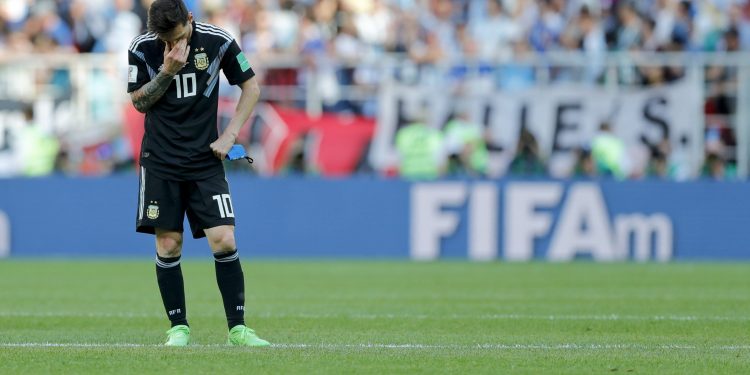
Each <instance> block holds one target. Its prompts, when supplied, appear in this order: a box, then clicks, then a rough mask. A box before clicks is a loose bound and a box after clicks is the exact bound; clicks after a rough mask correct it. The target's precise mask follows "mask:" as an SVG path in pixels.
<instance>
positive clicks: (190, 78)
mask: <svg viewBox="0 0 750 375" xmlns="http://www.w3.org/2000/svg"><path fill="white" fill-rule="evenodd" d="M180 77H182V82H180ZM174 81H175V83H176V84H177V99H181V98H187V97H188V96H195V89H196V86H197V85H196V83H195V73H187V74H176V75H175V76H174Z"/></svg>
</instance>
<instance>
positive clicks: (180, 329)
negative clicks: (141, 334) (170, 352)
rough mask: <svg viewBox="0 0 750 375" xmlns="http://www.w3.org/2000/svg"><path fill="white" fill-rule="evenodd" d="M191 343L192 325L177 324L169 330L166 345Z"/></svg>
mask: <svg viewBox="0 0 750 375" xmlns="http://www.w3.org/2000/svg"><path fill="white" fill-rule="evenodd" d="M188 343H190V327H188V326H186V325H176V326H174V327H172V328H170V329H169V331H167V342H165V343H164V345H166V346H187V344H188Z"/></svg>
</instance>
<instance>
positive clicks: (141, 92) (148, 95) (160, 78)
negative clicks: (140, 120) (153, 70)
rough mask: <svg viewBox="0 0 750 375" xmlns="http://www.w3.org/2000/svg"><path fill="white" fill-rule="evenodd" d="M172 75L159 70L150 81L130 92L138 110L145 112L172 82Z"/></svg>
mask: <svg viewBox="0 0 750 375" xmlns="http://www.w3.org/2000/svg"><path fill="white" fill-rule="evenodd" d="M172 77H174V76H173V75H170V74H167V73H164V72H159V74H157V75H156V77H154V79H152V80H151V81H149V82H148V83H146V84H145V85H143V86H141V88H139V89H138V90H135V91H133V92H132V93H131V95H130V98H131V99H132V100H133V105H134V106H135V109H137V110H138V112H141V113H146V111H148V110H149V108H151V106H152V105H154V103H156V102H157V101H158V100H159V98H161V96H162V95H164V93H165V92H166V91H167V88H169V85H170V84H171V83H172V79H173V78H172Z"/></svg>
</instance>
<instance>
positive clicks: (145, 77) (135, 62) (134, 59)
mask: <svg viewBox="0 0 750 375" xmlns="http://www.w3.org/2000/svg"><path fill="white" fill-rule="evenodd" d="M150 80H151V77H150V76H149V74H148V65H147V64H146V61H145V60H144V58H143V53H141V52H139V51H137V50H135V51H134V50H129V51H128V92H129V93H130V92H133V91H135V90H138V89H139V88H141V86H143V85H145V84H146V83H148V81H150Z"/></svg>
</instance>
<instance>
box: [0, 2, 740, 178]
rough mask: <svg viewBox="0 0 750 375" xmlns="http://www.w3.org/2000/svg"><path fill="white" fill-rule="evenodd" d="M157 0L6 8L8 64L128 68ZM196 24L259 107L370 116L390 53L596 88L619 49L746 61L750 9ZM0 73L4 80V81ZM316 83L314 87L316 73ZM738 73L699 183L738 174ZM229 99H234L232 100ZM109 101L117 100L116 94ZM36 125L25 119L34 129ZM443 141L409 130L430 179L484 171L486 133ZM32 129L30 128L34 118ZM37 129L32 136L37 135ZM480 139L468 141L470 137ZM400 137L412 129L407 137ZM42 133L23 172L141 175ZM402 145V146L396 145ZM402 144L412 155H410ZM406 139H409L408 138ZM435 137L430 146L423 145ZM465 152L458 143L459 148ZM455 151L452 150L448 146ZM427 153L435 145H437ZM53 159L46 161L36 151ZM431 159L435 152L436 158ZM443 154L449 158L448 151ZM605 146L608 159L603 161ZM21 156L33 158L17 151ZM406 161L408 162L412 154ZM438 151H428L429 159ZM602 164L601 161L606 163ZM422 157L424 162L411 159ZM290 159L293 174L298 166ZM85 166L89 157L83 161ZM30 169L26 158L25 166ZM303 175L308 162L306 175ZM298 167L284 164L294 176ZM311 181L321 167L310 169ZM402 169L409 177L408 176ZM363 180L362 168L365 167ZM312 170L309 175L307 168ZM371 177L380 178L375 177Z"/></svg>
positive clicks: (425, 66)
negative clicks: (233, 48) (74, 59)
mask: <svg viewBox="0 0 750 375" xmlns="http://www.w3.org/2000/svg"><path fill="white" fill-rule="evenodd" d="M150 2H151V1H150V0H112V1H110V0H47V1H44V0H39V1H34V0H0V51H2V52H0V57H1V58H2V60H0V62H5V61H8V57H9V56H14V55H28V54H33V55H38V54H83V53H112V54H116V55H117V56H118V59H120V58H121V60H122V63H123V64H124V63H125V61H126V60H127V59H126V57H125V52H126V50H127V48H128V45H129V43H130V41H131V40H132V38H133V37H135V36H136V35H138V34H139V33H141V32H142V31H143V30H144V27H145V25H146V14H147V9H148V6H149V4H150ZM185 2H186V4H187V5H188V8H189V9H191V10H192V12H193V13H194V15H195V17H196V19H198V20H203V21H205V22H209V23H213V24H215V25H218V26H220V27H222V28H224V29H226V30H227V31H228V32H230V33H231V34H232V35H234V36H235V38H236V39H237V40H238V42H239V43H240V45H241V46H242V48H243V50H244V51H245V53H246V54H247V55H248V56H249V57H250V60H251V62H252V63H253V65H254V68H255V69H256V72H257V73H258V74H259V77H260V78H261V79H262V81H263V85H264V86H266V87H268V89H266V90H264V95H265V96H264V100H265V101H267V102H272V103H279V104H284V105H290V106H296V107H298V108H305V106H306V103H305V100H306V98H304V97H303V98H300V97H299V95H296V94H295V91H294V90H293V89H292V90H284V88H285V87H287V88H294V87H306V86H309V85H317V86H316V90H315V91H316V92H318V93H319V95H321V96H322V103H323V107H322V110H323V111H325V112H345V113H349V114H354V115H359V116H365V117H374V116H375V115H376V113H377V109H376V108H377V106H376V104H377V85H378V83H379V81H380V79H382V76H380V75H379V74H378V70H377V69H373V68H372V67H373V65H375V64H377V63H378V62H380V61H382V60H383V59H384V58H385V57H386V56H399V57H400V58H401V59H403V64H402V69H401V71H400V75H401V77H402V78H404V79H411V80H417V81H426V80H430V79H433V78H434V76H431V75H430V67H432V66H444V67H447V69H448V71H449V72H450V74H449V76H450V79H452V80H454V81H457V82H460V81H462V80H464V79H468V78H467V77H468V76H469V73H468V72H469V70H470V69H469V67H470V66H473V67H476V68H477V72H478V74H480V75H481V74H486V76H487V77H488V79H491V80H492V81H493V82H494V84H495V85H496V87H497V88H499V89H503V90H513V89H517V88H523V87H528V86H530V85H533V84H534V83H535V81H536V80H537V79H538V77H537V76H536V74H535V72H534V71H533V70H528V69H517V70H515V71H514V72H513V74H507V70H506V71H505V73H506V74H497V70H496V69H494V67H496V66H497V64H501V63H503V62H508V61H515V60H520V59H523V58H524V57H526V56H529V55H530V54H534V53H536V54H541V53H548V52H574V53H577V54H578V55H582V56H585V58H586V61H587V62H588V63H587V64H586V66H585V67H584V68H583V69H580V70H577V71H572V70H566V69H552V70H550V73H549V76H548V78H547V79H548V80H549V81H565V80H568V81H588V82H592V83H601V82H602V81H603V80H604V76H605V71H604V66H603V64H602V59H603V58H604V54H605V53H607V52H612V51H646V52H677V51H690V52H695V51H708V52H723V51H726V52H731V51H748V50H750V2H749V1H746V0H693V1H679V0H640V1H624V0H568V1H566V0H488V1H483V0H296V1H293V0H186V1H185ZM2 69H3V68H2V65H0V70H2ZM313 71H314V72H316V73H317V79H316V80H315V81H314V82H313V81H312V80H311V78H310V77H312V74H311V72H313ZM684 74H685V72H684V69H683V68H682V67H680V66H674V65H672V66H652V65H649V66H634V67H633V68H632V69H631V70H629V71H627V72H619V74H618V84H621V85H635V86H652V85H660V84H663V83H666V82H670V81H673V80H675V79H678V78H680V77H683V76H684ZM736 75H737V73H736V69H733V68H732V67H726V66H722V65H717V66H708V67H707V68H706V70H705V88H706V91H705V92H706V95H705V103H704V104H705V114H706V134H705V139H706V163H705V168H704V172H703V173H704V175H705V176H707V177H710V178H715V179H726V178H732V177H733V174H734V173H733V168H734V164H735V162H736V161H735V154H734V148H735V146H736V140H735V131H734V128H733V121H734V120H733V116H734V114H735V113H736V93H737V77H736ZM46 79H48V80H50V81H51V82H53V85H52V87H53V88H54V89H55V90H57V91H62V92H65V91H66V90H71V88H70V87H69V86H70V82H69V81H66V78H65V76H64V74H63V75H62V76H60V75H58V74H50V75H49V76H48V77H47V78H46ZM224 94H225V95H226V96H228V97H231V96H232V95H234V93H233V91H231V90H225V92H224ZM113 95H115V94H113ZM33 118H34V117H33V115H29V116H28V119H29V120H31V119H33ZM451 121H453V122H454V124H453V125H452V124H450V123H449V124H447V125H446V126H445V128H444V131H443V132H440V133H439V134H437V133H435V132H426V133H425V134H422V135H419V134H418V133H419V132H416V131H412V135H411V136H413V137H418V136H423V137H426V138H424V139H422V140H419V138H415V139H416V141H415V142H417V143H420V144H421V143H424V142H427V143H430V142H432V143H430V144H434V147H436V148H439V149H441V150H443V152H440V153H438V154H439V155H442V156H440V157H435V158H432V159H430V160H433V161H432V162H433V163H435V165H434V166H433V172H434V173H433V172H430V176H434V177H437V176H440V175H445V174H461V173H468V174H482V164H483V163H484V162H483V159H484V158H485V157H486V156H483V155H484V154H486V153H487V149H488V148H489V149H491V148H492V144H491V143H492V142H491V141H489V140H488V139H486V137H485V135H484V134H483V133H482V130H481V124H476V126H478V128H471V127H467V126H463V127H462V126H456V125H455V122H456V121H458V122H460V119H455V118H454V119H452V120H451ZM32 122H33V121H32ZM32 127H33V125H32V126H30V127H29V128H30V129H31V128H32ZM470 128H471V129H473V130H466V129H470ZM402 129H406V128H402ZM601 129H602V132H600V135H598V136H597V137H598V138H596V139H592V142H591V144H590V147H585V148H583V149H581V150H580V151H579V153H580V158H579V159H580V160H579V163H578V167H577V169H576V170H577V172H576V173H579V174H580V175H596V174H615V175H617V174H618V173H619V172H617V171H616V170H615V169H617V168H616V167H613V166H612V165H608V164H611V162H608V161H607V160H609V159H611V158H612V153H616V152H618V151H617V150H616V149H617V148H619V147H622V146H621V145H620V142H621V141H620V140H618V139H617V137H615V136H613V135H612V134H611V133H609V132H608V129H607V126H606V124H603V125H602V128H601ZM43 133H44V132H39V131H33V130H29V131H24V132H23V133H22V135H21V137H24V139H25V140H23V139H22V140H19V141H18V142H17V144H18V145H19V146H18V147H17V149H18V150H21V151H19V152H20V153H21V154H23V153H24V152H27V153H28V152H37V153H40V154H43V155H47V156H46V157H45V158H44V160H46V162H42V161H40V159H42V158H39V157H34V158H28V159H33V160H34V162H33V163H35V164H40V165H33V166H30V167H25V168H22V169H21V170H17V171H16V172H15V173H16V174H25V175H39V174H49V173H54V172H56V171H57V172H65V173H68V174H107V173H111V172H113V171H119V170H130V169H133V165H134V160H133V158H132V157H131V156H130V155H129V153H128V151H127V150H128V146H127V145H126V143H127V142H128V139H127V137H125V136H123V135H122V134H115V135H113V136H112V137H110V139H109V140H108V141H107V142H104V143H102V144H101V145H99V146H97V148H96V149H95V150H94V151H93V152H92V153H91V155H90V157H89V159H90V160H89V159H87V160H88V161H86V160H84V161H83V162H82V161H81V160H80V157H79V158H78V159H77V160H75V161H71V160H70V158H71V155H70V150H69V149H68V147H66V144H65V142H63V141H57V142H56V140H55V137H54V136H52V137H50V136H49V134H43ZM399 137H401V141H400V142H401V143H400V145H401V146H399V140H398V138H399ZM403 138H404V135H403V133H402V134H400V135H398V136H397V139H396V146H397V148H399V147H404V149H403V150H401V153H402V157H403V158H404V159H406V158H408V157H409V156H408V155H407V154H409V153H410V152H412V151H413V150H414V147H413V146H407V145H408V144H409V142H407V141H404V140H403ZM407 138H408V136H407ZM425 139H427V140H425ZM457 144H458V146H457ZM40 145H44V146H40ZM446 145H447V146H446ZM430 147H433V146H430ZM42 148H43V149H45V150H47V152H40V151H39V150H40V149H42ZM428 148H429V147H428ZM446 149H450V150H453V151H450V152H445V150H446ZM598 149H604V150H605V151H597V150H598ZM23 150H26V151H23ZM409 150H411V151H409ZM652 151H653V152H652V160H651V162H650V163H649V167H648V169H647V170H643V171H638V172H637V173H632V175H628V176H624V177H633V178H640V177H644V176H655V177H662V178H670V173H671V172H670V165H669V161H670V151H669V147H668V145H665V146H664V147H660V148H658V149H655V150H652ZM430 152H432V151H430ZM517 152H518V154H517V156H516V157H515V158H514V161H513V162H512V164H511V168H510V169H509V170H510V171H511V172H512V173H517V174H541V175H544V174H545V162H544V160H543V158H542V157H541V156H540V155H539V154H538V145H536V140H535V139H534V136H533V135H532V134H530V133H524V134H522V135H521V137H520V138H519V147H518V149H517ZM605 155H606V156H605ZM416 157H422V158H423V157H424V156H423V155H417V156H416ZM299 158H300V156H299V155H291V156H290V157H289V159H288V160H289V162H290V163H295V162H296V161H295V160H297V161H298V160H299ZM84 159H85V157H84ZM22 160H23V158H22ZM306 165H309V163H308V164H306ZM293 167H294V166H293V165H292V166H290V168H293ZM309 169H311V170H314V168H309ZM404 169H409V167H406V168H404ZM360 170H363V171H364V170H368V168H367V166H364V167H362V168H360ZM302 171H303V172H304V171H305V168H302ZM371 173H374V172H371Z"/></svg>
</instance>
